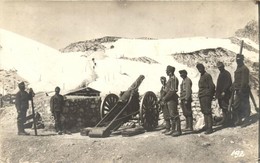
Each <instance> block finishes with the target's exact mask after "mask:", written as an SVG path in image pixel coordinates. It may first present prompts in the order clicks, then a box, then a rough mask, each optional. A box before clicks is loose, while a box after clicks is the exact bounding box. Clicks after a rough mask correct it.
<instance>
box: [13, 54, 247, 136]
mask: <svg viewBox="0 0 260 163" xmlns="http://www.w3.org/2000/svg"><path fill="white" fill-rule="evenodd" d="M236 62H237V69H236V71H235V73H234V82H233V83H232V79H231V75H230V73H229V72H228V71H227V70H225V66H224V64H223V63H222V62H218V63H217V67H218V69H219V71H220V73H219V76H218V79H217V86H216V89H215V85H214V83H213V80H212V77H211V75H210V74H209V73H207V72H206V70H205V67H204V65H203V64H201V63H198V64H197V65H196V68H197V69H198V71H199V73H200V74H201V76H200V79H199V82H198V87H199V91H198V97H199V102H200V108H201V112H202V114H203V115H204V122H205V126H204V127H203V128H202V131H205V134H210V133H212V132H213V129H212V126H213V118H212V108H211V103H212V100H213V98H214V96H215V97H216V98H217V99H218V103H219V106H220V108H221V109H222V112H223V120H222V121H221V124H222V125H223V126H228V125H231V124H232V125H241V123H242V119H243V118H248V117H249V116H250V104H249V92H250V88H249V70H248V68H247V67H246V66H245V65H244V56H243V55H241V54H237V56H236ZM174 72H175V68H174V67H172V66H167V69H166V74H167V76H169V79H168V80H167V82H166V78H165V77H161V83H162V88H161V91H160V106H161V109H162V112H163V116H164V120H165V124H166V125H165V128H166V129H165V131H164V132H163V133H164V134H165V135H172V136H179V135H181V134H182V130H181V120H180V115H179V111H178V105H179V101H180V106H181V108H182V111H183V115H184V117H185V120H186V127H185V131H193V113H192V107H191V103H192V81H191V79H190V78H189V77H188V76H187V75H188V73H187V71H186V70H180V71H179V73H180V76H181V78H182V79H183V80H182V82H181V84H180V96H179V95H178V94H177V92H178V85H179V81H178V78H177V77H176V76H175V75H174ZM18 87H19V92H18V93H17V94H16V100H15V106H16V109H17V113H18V116H17V128H18V135H29V133H27V132H25V130H24V123H25V121H26V112H27V110H28V108H29V100H31V99H32V98H33V95H34V93H33V91H32V89H31V91H30V92H29V93H27V92H26V91H25V84H24V82H21V83H19V84H18ZM233 98H234V100H233V101H234V102H233V104H232V107H233V112H232V113H231V112H230V111H229V109H228V108H229V106H230V105H229V103H230V99H233ZM179 99H180V100H179ZM63 103H64V97H63V96H62V95H60V88H59V87H56V88H55V95H54V96H52V97H51V99H50V108H51V112H52V115H53V116H54V120H55V129H56V131H57V132H58V134H62V133H65V131H66V130H65V128H66V126H65V123H61V113H62V107H63ZM231 117H232V118H231ZM67 133H68V134H70V133H69V132H67Z"/></svg>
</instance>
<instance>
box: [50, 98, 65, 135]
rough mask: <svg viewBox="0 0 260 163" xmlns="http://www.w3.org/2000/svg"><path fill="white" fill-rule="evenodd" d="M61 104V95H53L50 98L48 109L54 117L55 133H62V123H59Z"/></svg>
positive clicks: (62, 101) (62, 99) (62, 100)
mask: <svg viewBox="0 0 260 163" xmlns="http://www.w3.org/2000/svg"><path fill="white" fill-rule="evenodd" d="M63 103H64V98H63V96H62V95H60V94H55V95H54V96H52V97H51V100H50V108H51V112H52V113H53V116H54V120H55V128H56V131H62V130H63V128H64V126H63V127H62V123H61V112H62V108H63Z"/></svg>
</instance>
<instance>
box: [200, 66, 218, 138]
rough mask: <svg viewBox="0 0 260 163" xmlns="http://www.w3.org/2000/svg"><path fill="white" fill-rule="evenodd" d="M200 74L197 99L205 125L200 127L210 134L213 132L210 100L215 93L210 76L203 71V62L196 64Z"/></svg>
mask: <svg viewBox="0 0 260 163" xmlns="http://www.w3.org/2000/svg"><path fill="white" fill-rule="evenodd" d="M196 67H197V69H198V71H199V72H200V74H201V76H200V79H199V94H198V96H199V101H200V108H201V112H202V114H203V115H204V122H205V126H204V127H203V128H202V131H204V130H206V131H205V134H211V133H212V132H213V129H212V126H213V118H212V109H211V102H212V99H213V96H214V93H215V85H214V83H213V80H212V77H211V75H210V74H208V73H207V72H206V71H205V67H204V65H203V64H200V63H199V64H197V65H196Z"/></svg>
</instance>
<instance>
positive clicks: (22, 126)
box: [17, 122, 30, 135]
mask: <svg viewBox="0 0 260 163" xmlns="http://www.w3.org/2000/svg"><path fill="white" fill-rule="evenodd" d="M17 128H18V135H30V133H28V132H25V131H24V125H23V123H21V122H17Z"/></svg>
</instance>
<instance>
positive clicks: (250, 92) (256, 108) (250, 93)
mask: <svg viewBox="0 0 260 163" xmlns="http://www.w3.org/2000/svg"><path fill="white" fill-rule="evenodd" d="M249 96H250V98H251V100H252V102H253V104H254V107H255V110H256V112H257V113H259V108H258V107H257V105H256V102H255V98H254V96H253V94H252V91H251V88H249Z"/></svg>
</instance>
